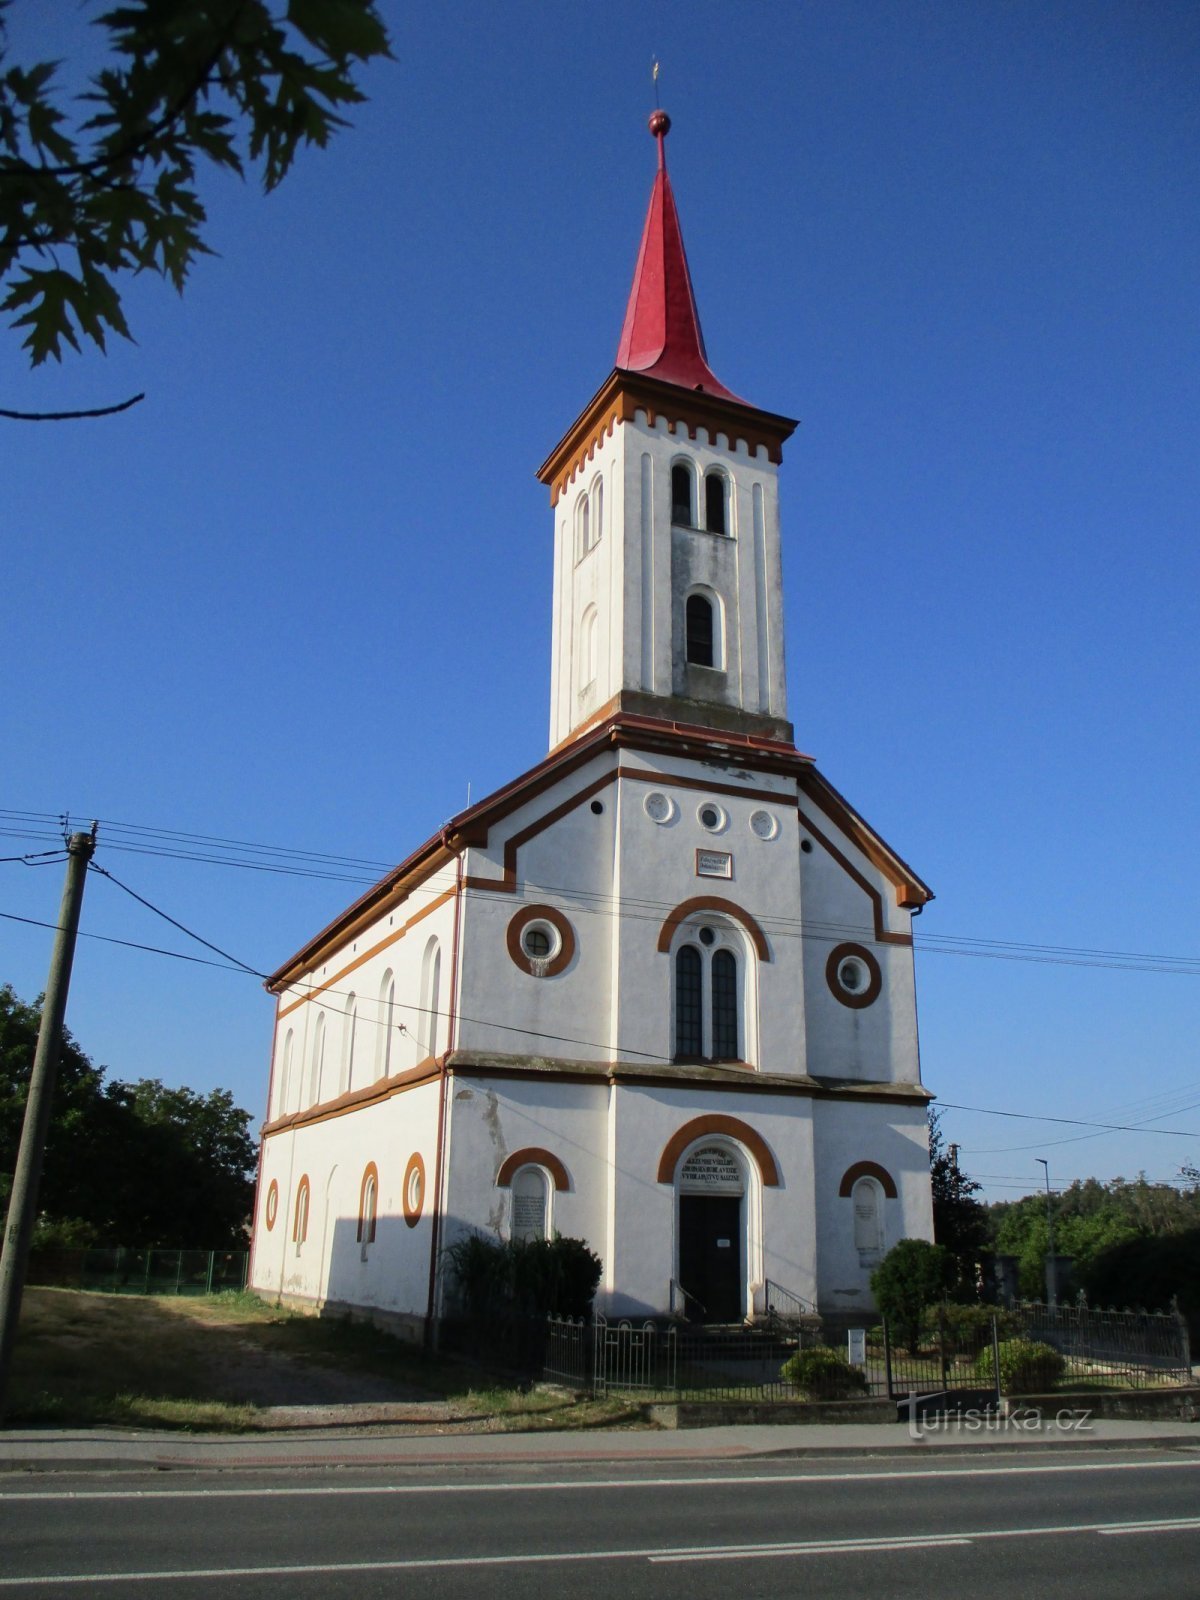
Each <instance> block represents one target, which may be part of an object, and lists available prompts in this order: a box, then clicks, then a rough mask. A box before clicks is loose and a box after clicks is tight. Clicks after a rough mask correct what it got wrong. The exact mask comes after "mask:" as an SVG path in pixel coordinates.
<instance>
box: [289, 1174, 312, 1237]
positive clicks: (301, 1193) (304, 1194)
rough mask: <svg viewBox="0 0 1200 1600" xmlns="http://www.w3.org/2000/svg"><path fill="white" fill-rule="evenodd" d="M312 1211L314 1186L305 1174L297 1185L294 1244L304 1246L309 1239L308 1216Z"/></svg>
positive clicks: (293, 1217) (293, 1231)
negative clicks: (301, 1225)
mask: <svg viewBox="0 0 1200 1600" xmlns="http://www.w3.org/2000/svg"><path fill="white" fill-rule="evenodd" d="M302 1202H303V1204H302ZM311 1209H312V1184H310V1183H309V1181H308V1173H307V1172H305V1173H304V1174H302V1176H301V1178H300V1182H299V1183H298V1184H297V1185H296V1205H295V1208H294V1210H293V1212H292V1242H293V1244H303V1243H304V1241H305V1239H307V1238H308V1214H309V1212H310V1211H311ZM301 1212H303V1221H304V1227H303V1229H301V1227H300V1222H301Z"/></svg>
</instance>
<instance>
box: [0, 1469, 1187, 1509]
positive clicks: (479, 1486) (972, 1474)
mask: <svg viewBox="0 0 1200 1600" xmlns="http://www.w3.org/2000/svg"><path fill="white" fill-rule="evenodd" d="M1179 1467H1184V1468H1189V1469H1191V1470H1192V1471H1195V1470H1196V1469H1197V1468H1200V1458H1196V1459H1193V1460H1187V1461H1179V1460H1172V1461H1093V1462H1080V1463H1078V1464H1077V1465H1074V1466H1072V1465H1070V1464H1069V1463H1066V1462H1062V1463H1056V1464H1054V1465H1053V1466H1034V1467H948V1468H944V1469H941V1468H935V1467H931V1468H924V1467H922V1468H917V1469H915V1470H912V1471H908V1472H796V1473H783V1472H770V1473H746V1474H741V1473H738V1474H733V1473H730V1474H723V1475H721V1476H709V1477H703V1478H697V1477H688V1476H684V1477H677V1478H579V1479H575V1478H568V1479H553V1480H550V1481H547V1482H539V1480H538V1479H536V1478H521V1479H517V1480H516V1481H513V1482H504V1483H492V1482H489V1483H388V1484H312V1485H308V1484H299V1485H297V1484H288V1485H286V1486H276V1487H270V1486H268V1487H263V1488H251V1489H247V1488H236V1489H235V1488H225V1487H222V1486H220V1485H217V1486H216V1487H206V1488H203V1489H68V1490H65V1491H62V1492H57V1493H56V1492H55V1491H54V1490H53V1489H49V1490H39V1489H18V1490H13V1491H11V1492H7V1491H4V1490H0V1505H2V1504H3V1503H4V1502H5V1501H8V1500H46V1501H50V1502H54V1501H60V1500H61V1501H76V1500H207V1499H216V1500H255V1499H264V1500H270V1499H290V1498H297V1497H309V1498H312V1499H320V1498H322V1497H325V1496H339V1495H423V1494H508V1493H511V1492H514V1491H519V1492H520V1493H523V1494H531V1493H548V1492H553V1493H556V1494H557V1493H563V1492H569V1491H574V1490H580V1489H591V1490H599V1489H609V1490H612V1489H681V1488H697V1489H703V1488H721V1489H725V1488H736V1487H738V1486H739V1485H745V1486H746V1487H755V1488H761V1487H762V1486H763V1485H764V1484H772V1483H780V1484H783V1483H787V1484H796V1483H903V1482H907V1481H908V1480H910V1479H911V1480H916V1479H928V1478H946V1479H954V1478H1020V1477H1033V1476H1047V1475H1049V1474H1053V1473H1065V1472H1066V1473H1083V1472H1167V1471H1173V1470H1175V1469H1177V1468H1179ZM254 1470H256V1471H257V1470H260V1469H257V1468H256V1469H254ZM268 1470H276V1471H279V1470H282V1469H280V1468H275V1469H268ZM306 1470H308V1469H306Z"/></svg>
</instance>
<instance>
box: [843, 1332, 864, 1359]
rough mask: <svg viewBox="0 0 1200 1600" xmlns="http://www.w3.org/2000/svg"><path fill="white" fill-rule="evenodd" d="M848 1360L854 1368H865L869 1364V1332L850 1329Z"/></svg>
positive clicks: (847, 1347)
mask: <svg viewBox="0 0 1200 1600" xmlns="http://www.w3.org/2000/svg"><path fill="white" fill-rule="evenodd" d="M846 1360H847V1361H848V1362H849V1363H850V1365H851V1366H852V1367H865V1366H866V1364H867V1330H866V1329H865V1328H849V1329H847V1331H846Z"/></svg>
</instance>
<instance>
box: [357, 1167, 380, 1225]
mask: <svg viewBox="0 0 1200 1600" xmlns="http://www.w3.org/2000/svg"><path fill="white" fill-rule="evenodd" d="M369 1183H374V1185H375V1209H374V1210H373V1211H372V1213H371V1216H370V1219H368V1217H367V1185H368V1184H369ZM378 1217H379V1168H378V1167H377V1166H376V1165H375V1163H374V1162H373V1161H368V1162H367V1164H366V1166H365V1167H364V1168H363V1175H362V1182H361V1183H360V1184H359V1186H358V1242H359V1244H374V1243H375V1223H376V1221H377V1220H378ZM364 1230H365V1232H366V1238H365V1239H364V1237H363V1232H364Z"/></svg>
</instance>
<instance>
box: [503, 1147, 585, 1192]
mask: <svg viewBox="0 0 1200 1600" xmlns="http://www.w3.org/2000/svg"><path fill="white" fill-rule="evenodd" d="M521 1167H545V1169H546V1171H547V1172H548V1173H549V1174H550V1176H551V1177H552V1178H553V1179H554V1187H555V1188H556V1189H557V1190H559V1191H560V1192H562V1191H564V1190H567V1189H569V1188H570V1187H571V1179H570V1177H569V1175H568V1173H567V1169H566V1167H564V1166H563V1164H562V1162H561V1161H560V1160H559V1159H558V1157H557V1156H556V1155H552V1154H551V1152H550V1151H549V1150H543V1149H542V1148H541V1146H540V1145H533V1144H531V1145H529V1146H528V1147H527V1148H526V1149H524V1150H514V1151H513V1153H512V1155H510V1156H505V1158H504V1160H503V1161H502V1162H501V1163H500V1171H499V1172H498V1173H497V1174H496V1187H497V1189H507V1188H508V1186H509V1184H511V1183H512V1181H513V1178H514V1177H515V1175H516V1173H517V1172H518V1170H519V1169H520V1168H521Z"/></svg>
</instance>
